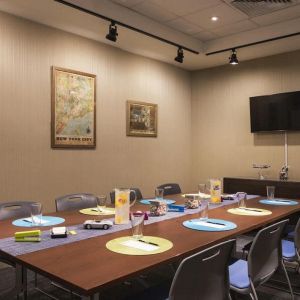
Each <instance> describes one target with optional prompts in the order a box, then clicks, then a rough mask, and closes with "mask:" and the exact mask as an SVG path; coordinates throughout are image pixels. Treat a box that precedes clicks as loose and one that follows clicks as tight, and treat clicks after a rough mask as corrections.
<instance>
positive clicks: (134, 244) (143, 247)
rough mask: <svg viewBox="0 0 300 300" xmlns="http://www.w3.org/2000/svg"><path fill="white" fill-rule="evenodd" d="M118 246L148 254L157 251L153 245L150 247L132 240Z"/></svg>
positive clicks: (156, 247)
mask: <svg viewBox="0 0 300 300" xmlns="http://www.w3.org/2000/svg"><path fill="white" fill-rule="evenodd" d="M120 244H121V245H123V246H126V247H130V248H136V249H139V250H144V251H149V252H151V251H155V250H157V249H159V247H158V246H154V245H150V244H146V243H143V242H139V241H134V240H127V241H125V242H122V243H120Z"/></svg>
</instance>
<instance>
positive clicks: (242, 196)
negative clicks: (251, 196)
mask: <svg viewBox="0 0 300 300" xmlns="http://www.w3.org/2000/svg"><path fill="white" fill-rule="evenodd" d="M235 196H236V198H237V200H238V207H239V208H246V200H247V193H244V192H238V193H236V194H235Z"/></svg>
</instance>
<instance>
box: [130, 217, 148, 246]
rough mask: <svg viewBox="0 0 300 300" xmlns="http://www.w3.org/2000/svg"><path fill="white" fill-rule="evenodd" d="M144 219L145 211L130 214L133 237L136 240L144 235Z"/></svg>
mask: <svg viewBox="0 0 300 300" xmlns="http://www.w3.org/2000/svg"><path fill="white" fill-rule="evenodd" d="M144 219H145V215H144V214H143V213H141V214H137V213H131V214H130V221H131V231H132V237H133V238H134V239H136V240H139V239H141V238H142V237H143V227H144Z"/></svg>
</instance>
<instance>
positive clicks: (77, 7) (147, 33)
mask: <svg viewBox="0 0 300 300" xmlns="http://www.w3.org/2000/svg"><path fill="white" fill-rule="evenodd" d="M54 1H55V2H58V3H61V4H63V5H66V6H69V7H72V8H74V9H77V10H80V11H82V12H85V13H87V14H89V15H92V16H95V17H97V18H100V19H103V20H106V21H109V22H113V23H114V24H116V25H119V26H121V27H124V28H127V29H130V30H132V31H136V32H138V33H141V34H143V35H146V36H149V37H151V38H154V39H157V40H159V41H161V42H163V43H166V44H169V45H172V46H175V47H178V48H181V49H184V50H186V51H189V52H191V53H194V54H199V52H198V51H196V50H193V49H191V48H188V47H185V46H182V45H180V44H177V43H175V42H172V41H170V40H167V39H165V38H162V37H160V36H158V35H155V34H152V33H149V32H146V31H144V30H141V29H139V28H136V27H133V26H130V25H128V24H125V23H122V22H119V21H117V20H114V19H112V18H109V17H106V16H104V15H101V14H98V13H96V12H94V11H91V10H89V9H86V8H83V7H81V6H78V5H76V4H73V3H70V2H68V1H64V0H54Z"/></svg>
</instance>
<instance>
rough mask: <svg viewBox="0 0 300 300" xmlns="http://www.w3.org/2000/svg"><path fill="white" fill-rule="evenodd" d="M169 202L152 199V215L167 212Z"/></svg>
mask: <svg viewBox="0 0 300 300" xmlns="http://www.w3.org/2000/svg"><path fill="white" fill-rule="evenodd" d="M167 211H168V209H167V204H166V202H163V201H158V200H152V201H150V215H151V216H156V217H159V216H163V215H165V214H166V213H167Z"/></svg>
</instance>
